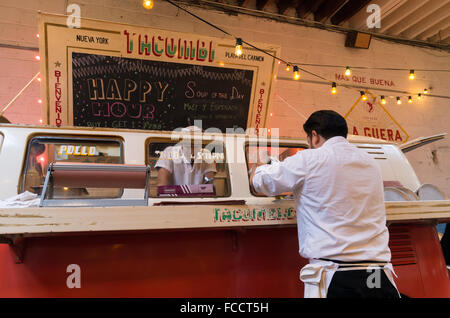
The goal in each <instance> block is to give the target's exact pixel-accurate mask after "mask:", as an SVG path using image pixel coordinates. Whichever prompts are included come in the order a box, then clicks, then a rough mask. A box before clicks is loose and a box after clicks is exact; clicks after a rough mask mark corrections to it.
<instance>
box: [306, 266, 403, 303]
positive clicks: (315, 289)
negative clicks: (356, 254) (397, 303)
mask: <svg viewBox="0 0 450 318" xmlns="http://www.w3.org/2000/svg"><path fill="white" fill-rule="evenodd" d="M380 268H383V270H384V272H385V274H386V276H387V277H388V279H389V281H390V282H391V283H392V285H393V286H394V287H395V289H397V286H396V285H395V282H394V278H393V275H392V274H394V275H395V277H397V274H396V273H395V272H394V268H393V266H392V264H391V263H381V264H380V263H364V262H362V263H352V264H337V263H335V262H332V261H324V260H319V259H311V260H310V263H309V264H307V265H305V266H304V267H303V268H302V269H301V270H300V280H301V281H302V282H303V283H304V285H305V293H304V297H305V298H326V297H327V292H328V287H329V286H330V283H331V280H332V279H333V276H334V274H335V273H336V271H349V270H370V269H372V270H375V269H380ZM397 292H398V289H397ZM399 296H400V293H399Z"/></svg>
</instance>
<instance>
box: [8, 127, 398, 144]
mask: <svg viewBox="0 0 450 318" xmlns="http://www.w3.org/2000/svg"><path fill="white" fill-rule="evenodd" d="M0 128H24V129H31V130H47V129H57V130H63V129H64V130H78V131H104V132H116V133H139V134H145V133H147V134H148V133H152V134H164V135H169V134H172V131H165V130H142V129H124V128H120V129H117V128H105V127H82V126H64V127H57V126H53V125H30V124H6V123H0ZM176 133H177V134H184V132H181V131H178V132H176ZM203 134H206V135H211V136H213V135H222V133H219V132H203ZM226 135H227V136H238V137H241V136H243V134H238V133H232V134H226ZM245 135H246V136H249V137H256V136H254V135H249V134H245ZM261 137H263V136H261ZM266 137H267V138H268V139H270V136H266ZM279 138H280V139H283V140H287V141H288V140H297V141H304V142H305V143H306V138H305V137H290V136H279ZM347 139H348V140H349V141H350V142H356V143H372V144H395V143H393V142H388V141H385V140H382V139H376V138H372V137H366V136H358V135H348V136H347Z"/></svg>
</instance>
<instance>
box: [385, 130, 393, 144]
mask: <svg viewBox="0 0 450 318" xmlns="http://www.w3.org/2000/svg"><path fill="white" fill-rule="evenodd" d="M387 134H388V140H389V141H394V138H393V134H394V133H393V131H392V130H391V129H388V130H387Z"/></svg>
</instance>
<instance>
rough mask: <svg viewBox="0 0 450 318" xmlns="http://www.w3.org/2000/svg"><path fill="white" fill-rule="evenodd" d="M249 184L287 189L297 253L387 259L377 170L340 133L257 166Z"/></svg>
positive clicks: (274, 192) (272, 191)
mask: <svg viewBox="0 0 450 318" xmlns="http://www.w3.org/2000/svg"><path fill="white" fill-rule="evenodd" d="M253 186H254V188H255V190H256V191H258V192H262V193H264V194H265V195H268V196H274V195H278V194H281V193H283V192H290V191H292V192H293V194H294V200H295V206H296V210H297V228H298V240H299V248H300V255H301V256H302V257H304V258H308V259H319V258H326V259H332V260H340V261H349V262H352V261H368V260H371V261H381V262H387V263H388V262H390V259H391V252H390V250H389V247H388V241H389V232H388V229H387V227H386V212H385V205H384V194H383V181H382V177H381V170H380V168H379V166H378V165H377V163H376V162H375V160H374V159H373V158H371V157H369V155H368V154H367V153H365V152H364V151H363V150H361V149H358V148H357V147H356V146H355V145H352V144H351V143H349V142H348V141H347V139H345V138H344V137H333V138H330V139H328V140H327V141H326V142H325V143H324V144H323V145H322V146H321V147H320V148H318V149H307V150H303V151H299V152H298V153H297V154H295V155H293V156H291V157H288V158H286V159H285V160H284V161H282V162H278V163H274V164H271V165H263V166H260V167H258V168H257V169H256V171H255V175H254V178H253Z"/></svg>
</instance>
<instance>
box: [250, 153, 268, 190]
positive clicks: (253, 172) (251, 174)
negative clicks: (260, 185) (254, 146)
mask: <svg viewBox="0 0 450 318" xmlns="http://www.w3.org/2000/svg"><path fill="white" fill-rule="evenodd" d="M265 164H266V163H264V162H261V161H259V160H258V162H257V163H254V164H251V165H250V170H251V173H250V188H251V190H252V191H253V192H255V193H256V192H257V191H256V190H255V188H254V187H253V177H254V175H255V171H256V168H258V167H259V166H263V165H265Z"/></svg>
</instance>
